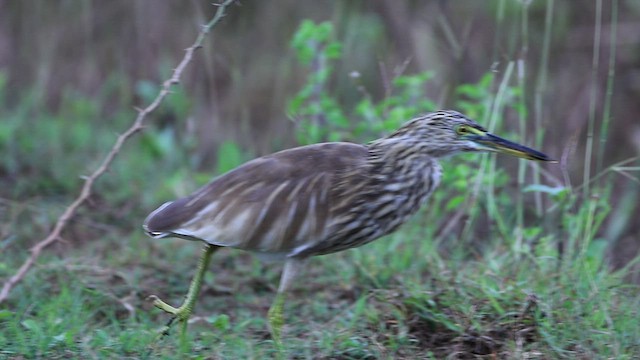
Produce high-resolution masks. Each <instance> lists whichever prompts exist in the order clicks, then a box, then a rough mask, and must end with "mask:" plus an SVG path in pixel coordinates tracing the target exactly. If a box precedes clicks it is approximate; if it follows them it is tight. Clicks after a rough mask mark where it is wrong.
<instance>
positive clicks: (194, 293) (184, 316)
mask: <svg viewBox="0 0 640 360" xmlns="http://www.w3.org/2000/svg"><path fill="white" fill-rule="evenodd" d="M219 248H220V247H219V246H216V245H210V244H207V245H205V247H204V248H203V249H202V256H201V257H200V261H199V262H198V269H197V270H196V274H195V276H194V277H193V280H191V285H189V292H188V293H187V297H186V298H185V299H184V302H183V303H182V305H180V307H178V308H175V307H173V306H171V305H169V304H167V303H165V302H164V301H162V300H160V298H158V297H157V296H155V295H151V296H150V298H151V299H152V300H153V305H154V306H155V307H157V308H158V309H161V310H164V311H165V312H167V313H169V314H171V315H173V317H172V318H171V320H169V323H167V325H166V326H165V327H164V328H163V331H162V333H163V334H168V333H169V330H170V329H171V325H172V324H173V323H174V322H175V321H176V320H177V321H178V322H180V323H181V331H180V336H181V337H182V338H184V337H185V335H186V332H187V322H188V320H189V317H190V316H191V313H192V312H193V307H194V305H195V303H196V299H197V298H198V293H199V292H200V288H201V287H202V279H203V277H204V273H205V271H207V268H208V267H209V260H210V259H211V255H212V254H213V253H214V252H216V250H218V249H219Z"/></svg>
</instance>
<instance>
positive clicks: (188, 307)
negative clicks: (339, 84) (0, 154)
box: [143, 110, 555, 343]
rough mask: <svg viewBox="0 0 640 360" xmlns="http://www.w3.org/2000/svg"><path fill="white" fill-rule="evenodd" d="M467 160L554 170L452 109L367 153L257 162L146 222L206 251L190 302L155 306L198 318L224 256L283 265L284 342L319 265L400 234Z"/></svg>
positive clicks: (291, 152)
mask: <svg viewBox="0 0 640 360" xmlns="http://www.w3.org/2000/svg"><path fill="white" fill-rule="evenodd" d="M461 152H497V153H503V154H508V155H512V156H516V157H519V158H524V159H528V160H535V161H542V162H555V160H553V159H551V158H550V157H548V156H547V155H545V154H543V153H541V152H539V151H536V150H533V149H531V148H528V147H526V146H523V145H520V144H517V143H514V142H511V141H509V140H506V139H503V138H501V137H498V136H496V135H493V134H491V133H490V132H488V131H487V130H486V129H485V128H483V127H482V126H480V125H479V124H478V123H476V122H475V121H473V120H471V119H470V118H468V117H467V116H465V115H463V114H461V113H459V112H457V111H453V110H443V111H435V112H431V113H428V114H424V115H422V116H418V117H416V118H414V119H412V120H410V121H408V122H406V123H405V124H404V125H402V126H401V127H400V128H399V129H397V130H396V131H395V132H393V133H391V134H389V135H388V136H386V137H382V138H380V139H377V140H373V141H371V142H369V143H367V144H355V143H349V142H327V143H319V144H313V145H307V146H301V147H296V148H292V149H287V150H283V151H280V152H276V153H273V154H271V155H266V156H263V157H259V158H256V159H254V160H251V161H249V162H247V163H245V164H243V165H240V166H239V167H237V168H235V169H233V170H231V171H229V172H227V173H225V174H223V175H220V176H218V177H216V178H214V179H213V180H212V181H211V182H209V183H208V184H207V185H205V186H203V187H201V188H200V189H198V190H196V191H195V192H193V193H192V194H191V195H188V196H186V197H183V198H180V199H177V200H175V201H171V202H167V203H165V204H163V205H161V206H160V207H158V208H157V209H156V210H155V211H153V212H152V213H151V214H150V215H149V216H148V217H147V219H146V220H145V221H144V225H143V228H144V230H145V232H146V233H147V234H148V235H149V236H151V237H152V238H155V239H160V238H165V237H178V238H183V239H187V240H195V241H201V242H204V243H205V246H204V248H203V253H202V255H201V258H200V260H199V264H198V268H197V270H196V274H195V276H194V278H193V280H192V282H191V285H190V286H189V291H188V293H187V296H186V298H185V299H184V302H183V303H182V305H180V306H179V307H173V306H171V305H169V304H167V303H166V302H164V301H162V300H161V299H160V298H158V297H157V296H152V299H153V304H154V305H155V306H156V307H157V308H159V309H161V310H163V311H165V312H167V313H169V314H171V315H172V318H171V321H170V323H169V324H168V326H170V325H171V322H172V321H173V320H178V321H179V322H182V324H183V333H184V331H186V324H187V320H188V319H189V317H190V315H191V313H192V312H193V308H194V305H195V302H196V299H197V296H198V292H199V291H200V287H201V285H202V279H203V275H204V273H205V271H206V270H207V268H208V266H209V261H210V258H211V255H212V254H213V253H214V252H216V251H217V250H219V249H220V248H223V247H230V248H236V249H242V250H246V251H250V252H253V253H256V254H259V255H263V256H268V257H270V258H277V259H282V260H284V268H283V271H282V275H281V278H280V284H279V287H278V290H277V293H276V295H275V299H274V301H273V303H272V305H271V307H270V309H269V311H268V323H269V328H270V332H271V336H272V339H273V340H274V341H275V342H276V343H280V342H281V329H282V326H283V324H284V319H283V307H284V302H285V294H286V292H287V290H288V289H289V288H290V287H291V285H292V283H293V282H294V279H295V278H296V277H297V276H298V275H299V274H300V272H301V270H302V269H303V268H304V266H305V263H306V260H307V259H308V258H310V257H312V256H316V255H325V254H331V253H335V252H338V251H343V250H347V249H351V248H355V247H359V246H362V245H364V244H367V243H369V242H371V241H374V240H376V239H378V238H380V237H382V236H384V235H387V234H390V233H392V232H394V231H396V230H397V229H398V228H399V227H400V226H401V225H402V224H403V223H405V222H406V221H407V220H408V219H409V218H410V217H411V216H412V215H413V214H415V213H416V212H417V211H418V210H419V209H420V208H421V207H422V206H423V205H424V204H425V202H426V201H427V199H428V198H429V195H431V194H432V193H433V192H434V190H435V189H436V187H437V186H438V184H439V183H440V179H441V176H442V168H441V166H440V164H439V162H438V161H439V159H441V158H443V157H447V156H449V155H453V154H456V153H461Z"/></svg>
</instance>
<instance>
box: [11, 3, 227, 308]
mask: <svg viewBox="0 0 640 360" xmlns="http://www.w3.org/2000/svg"><path fill="white" fill-rule="evenodd" d="M234 1H235V0H225V1H224V2H222V3H220V4H217V6H218V10H217V11H216V13H215V15H214V16H213V18H211V20H210V21H209V22H208V23H207V24H206V25H203V26H202V28H201V29H200V32H199V33H198V37H197V38H196V40H195V42H194V43H193V45H191V46H190V47H188V48H187V49H186V50H185V54H184V57H183V58H182V60H181V61H180V63H179V64H178V66H177V67H176V68H175V69H174V70H173V73H172V74H171V77H170V78H169V79H167V80H166V81H165V82H164V83H163V84H162V89H160V92H159V93H158V95H157V96H156V98H155V99H154V100H153V101H152V102H151V103H150V104H149V105H147V107H145V108H144V109H138V116H137V117H136V119H135V121H134V122H133V124H132V125H131V127H129V129H127V131H125V132H124V133H122V134H121V135H119V136H118V138H117V139H116V142H115V144H114V145H113V147H112V148H111V151H109V153H108V154H107V156H106V157H105V158H104V160H103V161H102V163H101V164H100V166H99V167H98V168H97V169H96V170H95V171H94V172H93V173H92V174H91V175H89V176H86V177H83V178H84V185H83V186H82V190H81V191H80V195H79V196H78V197H77V198H76V199H75V200H74V201H73V203H71V205H69V206H68V207H67V208H66V209H65V211H64V212H63V213H62V215H61V216H60V217H59V218H58V221H56V225H55V226H54V228H53V230H52V231H51V232H50V233H49V235H48V236H47V237H46V238H44V239H43V240H41V241H40V242H38V243H37V244H36V245H35V246H33V247H32V248H31V249H30V252H31V255H30V256H29V257H28V258H27V259H26V260H25V262H24V263H23V264H22V266H20V268H19V269H18V271H16V273H15V274H14V275H13V276H12V277H10V278H9V279H8V280H7V281H6V282H5V283H4V286H3V287H2V291H0V303H3V302H4V301H5V300H6V299H7V297H8V296H9V293H10V292H11V289H13V287H14V286H15V285H16V284H17V283H19V282H20V281H21V280H22V279H23V278H24V277H25V275H26V274H27V272H28V271H29V270H30V269H31V268H32V267H33V265H34V264H35V262H36V260H37V259H38V257H39V256H40V253H41V252H42V250H44V249H45V248H46V247H47V246H49V245H51V244H53V243H54V242H56V241H57V240H59V239H60V233H61V232H62V230H63V229H64V228H65V226H66V225H67V223H68V222H69V220H70V219H71V218H72V217H73V216H74V215H75V214H76V212H77V210H78V208H80V206H82V205H83V204H84V203H85V202H86V201H87V199H88V198H89V196H91V190H92V188H93V184H94V183H95V181H96V180H97V179H98V178H99V177H100V176H102V175H104V173H106V172H107V170H108V169H109V166H110V165H111V163H112V162H113V160H114V159H115V158H116V156H117V155H118V154H119V153H120V150H121V148H122V146H123V145H124V143H125V142H126V141H127V140H128V139H129V138H131V137H132V136H133V135H134V134H136V133H137V132H139V131H140V130H142V128H143V125H144V121H145V119H146V117H147V115H149V114H150V113H151V112H153V111H154V110H155V109H157V108H158V107H159V106H160V104H161V103H162V101H163V100H164V98H165V97H166V96H167V95H168V94H169V93H170V91H171V87H172V86H173V85H175V84H178V83H179V82H180V77H181V76H182V73H183V72H184V70H185V68H186V67H187V65H188V64H189V63H190V62H191V60H192V58H193V54H194V52H195V51H196V50H198V49H199V48H200V47H202V42H203V40H204V38H205V36H206V35H207V33H209V31H210V30H211V29H212V28H214V27H215V26H216V25H217V24H218V22H219V21H220V19H222V17H223V16H224V12H225V9H226V8H227V6H229V5H230V4H231V3H233V2H234Z"/></svg>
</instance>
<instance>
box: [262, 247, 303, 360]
mask: <svg viewBox="0 0 640 360" xmlns="http://www.w3.org/2000/svg"><path fill="white" fill-rule="evenodd" d="M303 264H304V260H303V259H296V258H291V259H288V260H287V262H286V263H285V264H284V270H282V276H281V277H280V286H279V287H278V293H277V294H276V298H275V300H274V301H273V304H272V305H271V308H270V309H269V313H268V316H269V328H270V330H271V338H272V339H273V341H274V343H275V344H276V347H277V348H278V351H279V352H282V350H283V347H282V337H281V335H282V325H284V317H283V315H282V312H283V308H284V300H285V296H286V295H285V294H286V292H287V290H288V289H289V287H290V286H291V284H292V283H293V280H294V278H295V277H296V275H297V274H298V272H299V271H300V268H301V267H302V265H303Z"/></svg>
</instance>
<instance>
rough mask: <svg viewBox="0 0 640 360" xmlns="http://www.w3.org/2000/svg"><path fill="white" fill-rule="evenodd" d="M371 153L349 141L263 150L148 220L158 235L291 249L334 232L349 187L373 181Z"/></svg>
mask: <svg viewBox="0 0 640 360" xmlns="http://www.w3.org/2000/svg"><path fill="white" fill-rule="evenodd" d="M367 157H368V149H367V147H366V146H363V145H357V144H351V143H324V144H315V145H309V146H303V147H298V148H294V149H289V150H284V151H281V152H278V153H275V154H272V155H268V156H264V157H261V158H258V159H255V160H252V161H250V162H247V163H245V164H244V165H242V166H240V167H238V168H236V169H234V170H232V171H230V172H228V173H226V174H224V175H222V176H220V177H218V178H216V179H214V180H213V181H212V182H210V183H209V184H207V185H206V186H204V187H202V188H201V189H199V190H198V191H196V192H195V193H193V194H192V195H190V196H187V197H185V198H181V199H178V200H176V201H174V202H170V203H167V204H165V205H163V206H161V207H159V208H158V209H157V210H156V211H154V212H153V213H151V214H150V215H149V216H148V217H147V220H146V221H145V225H144V227H145V230H146V231H147V232H148V233H149V234H150V235H151V236H153V237H165V236H178V237H184V238H190V239H194V240H198V239H200V240H204V241H206V242H208V243H211V244H215V245H220V246H230V247H236V248H240V249H245V250H250V251H256V252H263V253H270V254H281V255H283V256H292V255H295V254H296V253H299V252H301V251H303V250H304V249H308V248H309V247H310V246H312V245H314V244H317V243H321V242H322V241H324V240H325V239H327V238H328V237H330V236H331V235H332V234H331V232H335V226H333V224H334V222H335V221H336V215H337V214H335V210H336V209H337V208H338V207H339V205H340V204H341V203H343V202H344V201H345V200H346V201H348V199H346V196H347V194H346V193H347V192H348V188H351V187H353V186H356V187H357V186H358V185H357V184H362V183H364V182H366V180H367V179H366V178H367V174H366V173H367V165H368V164H367ZM345 179H348V180H345ZM346 210H348V209H346Z"/></svg>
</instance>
